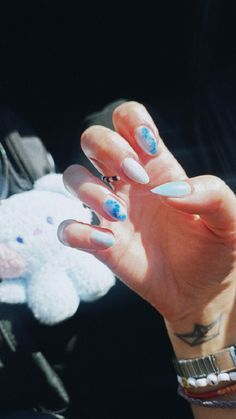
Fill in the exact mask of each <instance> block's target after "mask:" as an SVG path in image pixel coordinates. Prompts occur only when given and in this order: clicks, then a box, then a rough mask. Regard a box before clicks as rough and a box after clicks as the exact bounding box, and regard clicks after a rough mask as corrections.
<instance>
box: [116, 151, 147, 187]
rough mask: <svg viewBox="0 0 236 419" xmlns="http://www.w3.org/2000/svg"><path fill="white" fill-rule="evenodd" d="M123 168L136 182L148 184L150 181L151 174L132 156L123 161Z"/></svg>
mask: <svg viewBox="0 0 236 419" xmlns="http://www.w3.org/2000/svg"><path fill="white" fill-rule="evenodd" d="M121 167H122V170H123V172H124V174H125V175H126V176H127V177H128V178H130V179H131V180H133V181H134V182H137V183H141V184H146V183H148V182H149V176H148V174H147V172H146V171H145V170H144V168H143V167H142V166H141V165H140V164H139V163H138V162H137V161H136V160H134V159H132V158H131V157H127V158H126V159H124V160H123V162H122V165H121Z"/></svg>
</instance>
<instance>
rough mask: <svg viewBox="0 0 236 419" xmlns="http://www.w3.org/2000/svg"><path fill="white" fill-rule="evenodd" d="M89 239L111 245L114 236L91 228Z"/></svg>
mask: <svg viewBox="0 0 236 419" xmlns="http://www.w3.org/2000/svg"><path fill="white" fill-rule="evenodd" d="M90 239H91V241H92V242H94V243H96V244H101V245H104V246H106V247H111V246H113V244H114V243H115V238H114V236H113V235H112V234H109V233H104V232H103V231H98V230H93V232H92V234H91V236H90Z"/></svg>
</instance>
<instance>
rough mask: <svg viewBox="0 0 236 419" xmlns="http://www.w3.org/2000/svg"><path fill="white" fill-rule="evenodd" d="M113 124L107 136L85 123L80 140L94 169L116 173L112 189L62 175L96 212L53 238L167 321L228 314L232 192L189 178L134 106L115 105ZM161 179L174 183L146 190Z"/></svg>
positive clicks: (235, 205)
mask: <svg viewBox="0 0 236 419" xmlns="http://www.w3.org/2000/svg"><path fill="white" fill-rule="evenodd" d="M113 123H114V126H115V131H111V130H109V129H108V128H105V127H102V126H92V127H90V128H88V129H87V130H86V131H85V132H84V133H83V135H82V138H81V145H82V149H83V151H84V152H85V154H86V156H87V157H88V158H89V159H90V161H91V162H92V163H93V164H94V166H95V167H96V168H97V169H98V170H99V171H100V173H101V174H103V175H105V176H113V175H117V176H119V177H120V180H119V181H114V182H113V183H112V185H113V190H112V189H111V188H110V187H109V186H106V185H105V184H104V183H103V182H102V181H101V180H100V179H98V178H97V177H95V176H94V175H92V174H91V173H90V172H89V171H88V170H87V169H85V168H84V167H82V166H79V165H73V166H70V167H69V168H68V169H67V170H66V171H65V173H64V182H65V185H66V187H67V188H68V189H69V190H70V191H71V192H72V193H74V194H75V195H77V196H78V197H79V198H80V199H81V200H82V201H83V202H85V203H86V204H87V205H88V206H90V207H91V208H92V209H93V210H94V211H95V212H96V213H97V214H98V216H99V218H100V225H99V226H90V225H89V226H88V225H84V224H81V223H79V222H67V223H64V224H63V225H62V226H61V227H60V229H59V230H60V231H59V237H60V238H61V240H62V241H64V243H66V244H69V245H70V246H72V247H78V248H80V249H85V250H86V251H89V252H93V253H94V255H95V256H96V257H97V258H99V259H100V260H101V261H103V262H104V263H105V264H106V265H108V266H109V267H110V268H111V269H112V270H113V272H114V273H115V274H116V275H117V276H118V277H119V278H120V279H121V280H122V281H123V282H125V283H126V284H127V285H128V286H129V287H130V288H132V289H133V290H135V291H136V292H137V293H138V294H140V295H141V296H142V297H143V298H144V299H146V300H147V301H148V302H150V303H151V304H152V305H153V306H154V307H155V308H156V309H157V310H158V311H159V312H160V313H161V314H162V315H163V317H164V318H165V320H166V321H167V322H168V323H170V324H172V325H174V324H176V325H178V324H184V322H185V321H186V324H189V325H190V324H192V323H191V322H189V321H187V319H190V318H191V319H192V321H193V322H194V321H201V320H202V321H203V319H201V316H200V315H199V313H204V310H205V309H206V307H207V308H209V307H211V305H212V304H213V305H214V312H215V313H216V314H215V315H217V316H218V314H219V315H220V314H221V312H222V310H226V311H227V310H228V311H231V310H232V309H233V307H234V301H235V283H236V270H235V260H236V198H235V195H234V193H233V192H232V191H231V189H230V188H229V187H228V186H227V185H226V184H225V183H224V182H223V181H222V180H220V179H219V178H217V177H214V176H210V175H205V176H199V177H195V178H192V179H189V178H188V177H187V175H186V173H185V171H184V169H183V168H182V167H181V166H180V164H179V163H178V162H177V161H176V159H175V158H174V156H173V155H172V154H171V153H170V151H169V150H168V149H167V148H166V146H165V144H164V143H163V141H162V139H161V138H160V137H159V134H158V130H157V128H156V126H155V124H154V122H153V120H152V118H151V117H150V115H149V114H148V112H147V110H146V109H145V108H144V106H142V105H141V104H139V103H136V102H126V103H124V104H122V105H120V106H119V107H118V108H116V109H115V111H114V114H113ZM154 138H156V140H157V144H156V143H155V140H154ZM127 159H128V160H127ZM134 162H138V165H137V164H136V163H134ZM169 182H177V183H171V184H169V185H165V186H164V187H163V186H162V187H161V188H158V189H156V187H158V186H160V185H163V184H166V183H169ZM179 182H180V183H179ZM153 189H154V190H153ZM152 190H153V191H152ZM155 192H156V193H155ZM163 194H164V195H165V196H163ZM166 195H168V196H166ZM115 201H117V202H116V203H115ZM126 213H127V218H126ZM100 232H103V233H105V235H103V234H102V235H101V234H100ZM217 313H218V314H217ZM213 317H214V316H213ZM186 327H187V329H186V330H188V326H186Z"/></svg>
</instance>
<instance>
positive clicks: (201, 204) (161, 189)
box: [151, 175, 236, 236]
mask: <svg viewBox="0 0 236 419" xmlns="http://www.w3.org/2000/svg"><path fill="white" fill-rule="evenodd" d="M151 192H152V193H154V194H157V195H158V196H159V197H160V199H161V201H162V202H164V203H165V204H167V205H168V206H171V207H173V208H175V209H177V210H180V211H183V212H186V213H189V214H198V215H200V217H201V218H202V220H203V221H204V222H205V224H206V225H207V227H208V228H209V229H210V230H212V231H213V232H215V233H216V234H218V235H221V236H222V235H223V236H225V234H227V233H230V235H232V234H236V196H235V194H234V192H233V191H232V190H231V189H230V188H229V187H228V186H227V185H226V183H225V182H224V181H223V180H222V179H220V178H218V177H216V176H212V175H204V176H198V177H195V178H191V179H186V180H184V181H177V182H169V183H165V184H163V185H160V186H157V187H155V188H153V189H152V190H151Z"/></svg>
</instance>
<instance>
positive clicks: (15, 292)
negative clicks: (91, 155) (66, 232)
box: [0, 173, 115, 325]
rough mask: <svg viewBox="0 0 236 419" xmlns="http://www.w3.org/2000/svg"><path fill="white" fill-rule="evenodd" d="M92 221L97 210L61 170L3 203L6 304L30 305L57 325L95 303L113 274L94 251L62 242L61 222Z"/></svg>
mask: <svg viewBox="0 0 236 419" xmlns="http://www.w3.org/2000/svg"><path fill="white" fill-rule="evenodd" d="M65 219H75V220H78V221H82V222H85V223H91V220H92V212H91V210H90V209H89V208H86V207H85V206H84V205H83V203H82V202H81V201H80V200H79V199H77V198H74V197H72V196H71V195H70V194H69V193H68V192H67V191H66V189H65V187H64V185H63V180H62V175H61V174H55V173H53V174H48V175H45V176H43V177H41V178H40V179H38V180H37V181H36V182H35V184H34V188H33V189H32V190H31V191H27V192H22V193H17V194H14V195H12V196H10V197H9V198H7V199H4V200H2V201H1V205H0V278H1V282H0V302H4V303H26V304H28V306H29V307H30V309H31V310H32V312H33V314H34V316H35V317H36V318H37V319H38V320H39V321H40V322H41V323H44V324H48V325H53V324H56V323H58V322H61V321H63V320H65V319H67V318H69V317H71V316H72V315H73V314H74V313H75V312H76V311H77V309H78V306H79V303H80V301H93V300H95V299H97V298H99V297H102V296H103V295H105V294H106V293H107V292H108V290H109V289H110V288H111V287H112V286H113V285H114V284H115V276H114V275H113V273H112V272H111V271H110V270H109V269H108V268H107V267H106V266H105V265H104V264H103V263H101V262H100V261H98V260H97V259H96V258H95V256H93V255H92V254H89V253H86V252H83V251H80V250H77V249H72V248H69V247H66V246H64V245H63V244H61V243H60V242H59V240H58V238H57V228H58V225H59V224H60V222H61V221H63V220H65Z"/></svg>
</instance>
